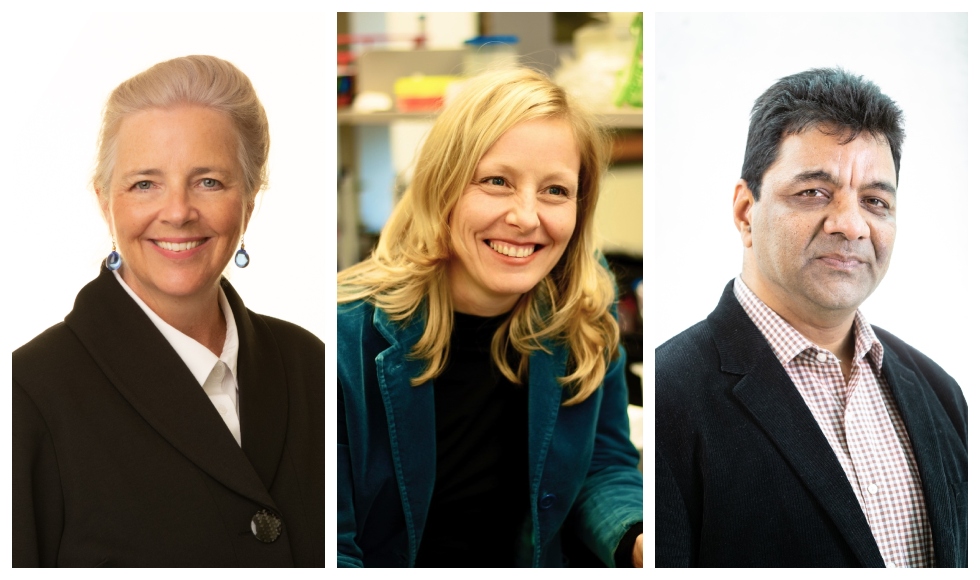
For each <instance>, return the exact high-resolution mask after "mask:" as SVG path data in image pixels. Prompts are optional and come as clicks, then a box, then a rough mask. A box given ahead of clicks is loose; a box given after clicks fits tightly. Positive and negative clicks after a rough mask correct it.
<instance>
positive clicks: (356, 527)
mask: <svg viewBox="0 0 980 580" xmlns="http://www.w3.org/2000/svg"><path fill="white" fill-rule="evenodd" d="M608 151H609V146H608V139H607V137H606V136H605V135H604V134H603V133H602V132H601V131H600V130H599V129H598V128H597V127H596V125H595V122H594V120H593V119H592V118H591V116H590V115H589V114H587V112H586V111H584V110H583V109H581V108H580V107H579V106H577V105H576V103H575V102H574V101H572V100H571V99H570V98H569V97H568V96H567V95H566V93H565V91H564V90H563V89H561V88H560V87H558V86H556V85H555V84H554V83H552V82H551V81H550V80H549V79H548V78H547V77H545V76H544V75H541V74H540V73H537V72H535V71H531V70H528V69H508V70H501V71H496V72H492V73H487V74H485V75H482V76H480V77H477V78H475V79H473V80H471V81H469V83H468V84H467V87H466V88H465V89H464V90H463V91H462V92H461V93H460V95H459V96H458V97H457V98H456V99H454V100H453V101H452V103H450V104H449V105H448V106H447V107H446V109H445V111H444V112H443V113H442V114H440V116H439V118H438V119H437V120H436V122H435V125H434V127H433V128H432V130H431V132H430V133H429V135H428V137H427V138H426V141H425V143H424V144H423V146H422V148H421V150H420V151H419V153H418V159H417V163H416V167H415V172H414V176H413V178H412V181H411V184H410V185H409V188H408V190H407V191H406V193H405V195H404V197H403V198H402V199H401V200H400V201H399V203H398V204H397V206H396V207H395V209H394V212H393V214H392V216H391V218H390V219H389V221H388V223H387V224H386V226H385V228H384V229H383V231H382V234H381V239H380V242H379V245H378V247H377V249H375V251H374V252H373V254H372V255H371V257H370V258H369V259H367V260H365V261H364V262H362V263H360V264H358V265H356V266H353V267H352V268H349V269H347V270H345V271H343V272H341V273H340V275H339V277H338V302H339V305H338V382H339V392H338V397H339V405H338V415H339V426H338V447H339V450H338V451H339V452H338V510H339V511H338V528H339V529H338V565H342V566H391V565H402V566H442V565H449V566H453V565H455V566H515V565H516V566H522V565H523V566H555V565H560V564H561V563H562V553H561V541H560V536H561V532H562V530H569V533H573V532H574V533H577V534H578V536H579V537H580V538H581V540H582V541H584V543H585V544H586V545H587V546H589V547H590V548H591V549H592V551H593V552H595V554H596V555H597V556H598V557H599V558H600V559H601V560H603V561H604V562H605V563H606V564H607V565H617V564H618V565H634V564H639V565H642V478H641V475H640V473H639V471H638V470H637V469H636V466H637V459H638V458H637V454H636V450H635V449H634V448H633V447H632V445H631V444H630V443H629V437H628V435H629V433H628V424H627V420H626V388H625V378H624V375H623V361H624V358H625V357H623V356H619V346H618V341H619V332H618V326H617V324H616V321H615V318H614V317H613V314H612V304H613V301H614V298H615V292H614V285H613V279H612V276H611V274H610V273H609V272H608V270H607V269H606V268H605V266H604V262H603V261H602V259H601V257H600V254H599V252H598V248H597V244H596V237H595V233H594V231H593V230H594V215H595V209H596V204H597V199H598V194H599V181H600V177H601V175H602V174H603V173H604V171H605V170H606V165H607V162H608ZM464 530H465V531H464Z"/></svg>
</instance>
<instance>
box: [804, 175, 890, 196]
mask: <svg viewBox="0 0 980 580" xmlns="http://www.w3.org/2000/svg"><path fill="white" fill-rule="evenodd" d="M809 181H825V182H827V183H829V184H831V185H833V186H834V187H840V182H839V181H838V180H837V178H836V177H834V176H833V175H831V174H829V173H827V172H826V171H824V170H822V169H817V170H815V171H804V172H803V173H797V174H796V175H795V176H794V177H793V179H792V181H791V183H792V184H793V185H798V184H801V183H807V182H809ZM869 189H871V190H877V191H885V192H888V193H890V194H892V195H895V194H896V190H895V186H894V185H892V184H890V183H888V182H887V181H881V180H878V181H872V182H871V183H869V184H867V185H862V186H861V191H867V190H869Z"/></svg>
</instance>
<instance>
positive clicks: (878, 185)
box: [861, 181, 898, 195]
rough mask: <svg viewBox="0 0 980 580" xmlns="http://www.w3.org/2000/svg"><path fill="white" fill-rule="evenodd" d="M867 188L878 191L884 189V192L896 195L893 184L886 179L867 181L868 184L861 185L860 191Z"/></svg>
mask: <svg viewBox="0 0 980 580" xmlns="http://www.w3.org/2000/svg"><path fill="white" fill-rule="evenodd" d="M869 189H872V190H878V191H885V192H888V193H890V194H892V195H897V193H898V192H897V191H896V190H895V186H894V185H892V184H890V183H888V182H887V181H874V182H872V183H869V184H867V185H865V186H864V187H862V188H861V191H867V190H869Z"/></svg>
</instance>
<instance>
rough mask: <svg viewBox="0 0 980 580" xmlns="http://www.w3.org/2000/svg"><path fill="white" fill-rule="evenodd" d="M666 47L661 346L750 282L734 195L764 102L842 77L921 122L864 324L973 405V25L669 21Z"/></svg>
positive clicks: (825, 17) (658, 274)
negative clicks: (804, 82) (905, 348)
mask: <svg viewBox="0 0 980 580" xmlns="http://www.w3.org/2000/svg"><path fill="white" fill-rule="evenodd" d="M654 45H655V69H654V70H655V76H654V80H653V82H654V85H655V86H654V90H655V111H656V112H655V123H654V125H653V130H654V133H655V137H654V139H655V155H654V156H653V159H654V165H655V177H654V185H655V186H654V187H653V188H652V190H653V191H654V192H655V193H654V195H655V200H654V201H655V210H654V217H653V223H652V224H650V222H649V221H648V222H647V224H648V225H647V227H650V226H651V225H652V228H653V237H654V244H655V254H654V260H653V267H652V268H651V269H650V270H651V271H652V274H650V275H648V279H647V284H646V285H645V286H646V287H647V289H648V292H650V291H651V290H652V296H653V298H652V299H649V297H648V304H649V305H650V306H647V308H646V310H647V312H648V324H647V325H646V327H647V329H648V331H650V333H651V334H652V339H651V343H652V344H653V345H659V344H661V343H663V342H664V341H665V340H667V339H669V338H670V337H672V336H674V335H676V334H678V333H679V332H681V331H683V330H684V329H686V328H688V327H689V326H691V325H693V324H695V323H697V322H699V321H700V320H703V319H704V318H705V317H706V316H707V315H708V313H709V312H711V311H712V310H713V309H714V307H715V305H716V304H717V302H718V299H719V297H720V296H721V292H722V289H723V288H724V286H725V284H726V283H727V282H728V281H729V280H731V279H732V278H734V277H735V276H737V275H738V274H739V272H740V271H741V264H742V246H741V243H740V239H739V236H738V233H737V231H736V229H735V226H734V224H733V220H732V196H733V194H734V189H735V184H736V182H737V181H738V179H739V176H740V174H741V167H742V159H743V155H744V152H745V139H746V134H747V131H748V123H749V114H750V111H751V108H752V104H753V102H754V101H755V99H756V98H757V97H758V96H759V95H760V94H762V92H764V91H765V90H766V89H767V88H768V87H769V86H770V85H772V84H773V83H774V82H775V81H776V80H777V79H779V78H781V77H783V76H786V75H789V74H793V73H796V72H800V71H803V70H806V69H810V68H814V67H836V66H840V67H842V68H844V69H846V70H849V71H851V72H854V73H857V74H860V75H863V76H864V77H865V78H867V79H870V80H872V81H873V82H875V83H876V84H877V85H878V86H879V87H881V89H882V91H883V92H884V93H885V94H886V95H888V96H890V97H891V98H893V99H894V100H895V101H896V102H897V103H898V105H899V107H901V108H902V109H903V111H904V113H905V117H906V124H905V129H906V140H905V145H904V147H903V152H902V164H901V172H900V176H899V188H898V199H899V204H898V235H897V239H896V245H895V248H894V252H893V254H892V260H891V266H890V268H889V271H888V274H887V275H886V276H885V278H884V280H883V282H882V283H881V285H880V286H879V287H878V289H877V290H876V291H875V293H874V294H873V295H872V296H871V297H870V298H869V299H868V300H867V301H866V302H865V303H864V305H863V306H862V307H861V308H862V311H863V312H864V313H866V314H867V315H868V317H869V319H870V320H871V322H872V323H873V324H875V325H877V326H880V327H882V328H885V329H887V330H889V331H891V332H893V333H895V334H896V335H897V336H898V337H899V338H902V339H903V340H905V341H906V342H908V343H909V344H911V345H912V346H914V347H915V348H917V349H919V350H920V351H922V352H924V353H925V354H926V355H927V356H929V357H931V358H932V359H933V360H935V361H936V362H937V363H939V364H940V365H941V366H942V367H943V368H944V369H945V370H946V371H947V372H949V373H950V375H952V376H953V377H954V378H955V379H956V380H957V381H958V382H959V383H960V385H961V386H962V388H963V391H964V394H965V395H966V396H967V397H968V398H969V397H970V396H971V395H970V394H971V392H972V391H973V390H974V389H975V386H974V383H975V381H974V379H973V377H972V372H971V371H972V369H971V368H969V365H970V362H969V361H970V360H972V350H973V349H972V346H973V345H974V344H975V343H976V340H975V339H974V338H972V332H971V329H970V326H969V322H968V316H969V315H970V313H972V311H973V309H974V307H973V306H972V303H973V300H971V299H970V298H969V295H968V292H967V287H968V272H967V259H968V256H967V253H968V252H967V242H968V232H967V226H968V217H967V174H968V163H967V15H966V14H965V13H943V14H937V13H891V14H885V13H877V14H861V13H846V14H841V13H839V14H807V13H785V14H774V13H739V14H709V13H698V14H663V13H660V14H657V15H656V24H655V38H654ZM648 216H649V214H648ZM651 287H652V288H651ZM651 312H652V314H650V313H651Z"/></svg>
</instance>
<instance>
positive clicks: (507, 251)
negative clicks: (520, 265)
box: [490, 242, 534, 258]
mask: <svg viewBox="0 0 980 580" xmlns="http://www.w3.org/2000/svg"><path fill="white" fill-rule="evenodd" d="M490 247H491V248H493V251H495V252H497V253H498V254H503V255H505V256H510V257H511V258H526V257H528V256H530V255H531V254H533V253H534V246H528V247H525V248H518V247H514V246H510V245H507V244H501V243H498V242H490Z"/></svg>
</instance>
